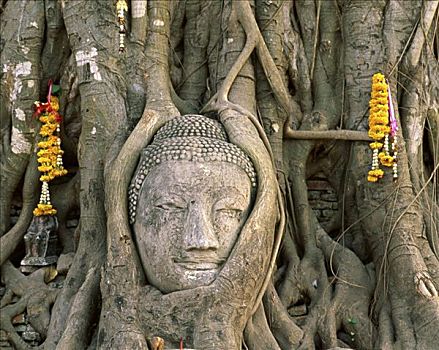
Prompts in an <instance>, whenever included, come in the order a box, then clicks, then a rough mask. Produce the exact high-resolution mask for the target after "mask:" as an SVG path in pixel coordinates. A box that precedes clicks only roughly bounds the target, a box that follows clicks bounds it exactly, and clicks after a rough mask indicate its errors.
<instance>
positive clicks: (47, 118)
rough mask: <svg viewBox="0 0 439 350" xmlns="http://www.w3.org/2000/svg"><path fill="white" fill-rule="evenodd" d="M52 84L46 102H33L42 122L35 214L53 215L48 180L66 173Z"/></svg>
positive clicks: (58, 116)
mask: <svg viewBox="0 0 439 350" xmlns="http://www.w3.org/2000/svg"><path fill="white" fill-rule="evenodd" d="M51 90H52V84H51V82H49V95H48V96H49V97H48V102H46V103H41V102H35V103H34V105H35V116H36V117H37V118H38V120H39V121H40V122H41V123H42V125H41V128H40V132H39V134H40V135H41V137H42V140H41V141H40V142H38V152H37V156H38V163H39V166H38V171H40V172H41V176H40V181H41V182H42V186H41V195H40V202H39V203H38V206H37V207H36V208H35V209H34V211H33V214H34V215H35V216H41V215H55V214H56V209H55V208H53V206H52V204H51V202H50V192H49V182H50V181H52V180H53V179H54V178H56V177H59V176H63V175H66V174H67V170H66V169H64V166H63V161H62V155H63V153H64V151H63V150H62V149H61V138H60V137H59V132H60V123H61V116H60V115H59V113H58V109H59V101H58V98H57V97H56V96H53V95H51Z"/></svg>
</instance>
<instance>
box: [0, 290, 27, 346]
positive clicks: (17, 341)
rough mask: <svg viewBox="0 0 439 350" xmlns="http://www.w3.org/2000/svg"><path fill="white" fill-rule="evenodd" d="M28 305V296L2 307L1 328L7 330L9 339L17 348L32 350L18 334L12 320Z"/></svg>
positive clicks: (0, 314) (0, 313)
mask: <svg viewBox="0 0 439 350" xmlns="http://www.w3.org/2000/svg"><path fill="white" fill-rule="evenodd" d="M26 305H27V300H26V298H21V299H20V300H19V301H18V302H17V303H15V304H12V305H9V306H6V307H4V308H2V309H1V312H0V328H1V329H3V330H4V331H5V332H6V335H7V336H8V340H9V341H10V342H11V343H12V345H14V347H15V348H16V349H17V350H30V346H29V345H27V344H26V342H25V341H24V340H23V339H21V337H20V336H19V335H18V334H17V332H16V331H15V328H14V326H13V325H12V322H11V319H12V318H13V317H15V316H16V315H19V314H21V313H22V312H24V310H26Z"/></svg>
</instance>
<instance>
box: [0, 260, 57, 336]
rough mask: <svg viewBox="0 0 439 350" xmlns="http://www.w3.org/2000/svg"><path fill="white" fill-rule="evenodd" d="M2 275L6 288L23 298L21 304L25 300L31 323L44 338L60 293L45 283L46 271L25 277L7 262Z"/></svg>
mask: <svg viewBox="0 0 439 350" xmlns="http://www.w3.org/2000/svg"><path fill="white" fill-rule="evenodd" d="M1 273H2V279H3V281H4V283H5V284H6V286H7V287H8V288H9V289H11V290H12V291H13V292H14V294H16V295H18V296H20V297H21V299H20V302H21V300H24V309H27V317H28V320H29V323H30V324H31V325H32V327H34V328H35V330H36V331H37V332H38V333H40V334H41V335H42V336H43V337H44V336H45V335H46V334H47V329H48V326H49V322H50V309H51V306H52V304H53V303H54V302H55V299H56V297H57V295H58V292H59V290H56V289H53V288H50V287H48V286H47V285H46V284H45V283H44V277H45V274H46V269H45V268H42V269H39V270H37V271H35V272H34V273H32V274H31V275H29V276H25V275H23V274H22V273H21V272H20V271H18V269H16V268H15V267H14V266H13V265H12V264H11V263H10V262H9V261H7V262H6V263H5V264H3V266H2V267H1ZM20 305H21V304H20ZM24 309H23V310H22V311H24ZM22 311H21V312H22ZM2 312H3V310H2ZM12 316H15V315H12Z"/></svg>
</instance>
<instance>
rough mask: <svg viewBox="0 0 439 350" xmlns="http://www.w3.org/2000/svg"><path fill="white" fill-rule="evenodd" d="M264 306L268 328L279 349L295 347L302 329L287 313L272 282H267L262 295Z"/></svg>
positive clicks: (301, 335)
mask: <svg viewBox="0 0 439 350" xmlns="http://www.w3.org/2000/svg"><path fill="white" fill-rule="evenodd" d="M264 306H265V312H266V315H267V320H268V323H269V325H270V329H271V331H272V332H273V335H274V337H275V338H276V340H277V342H278V344H279V346H280V347H281V349H295V348H297V347H298V345H299V344H300V340H301V339H302V337H303V331H302V330H301V329H300V328H299V327H298V326H297V325H296V324H295V323H294V321H293V320H292V319H291V318H290V316H289V315H288V312H287V309H286V308H285V306H284V305H282V302H281V300H280V299H279V296H278V295H277V292H276V290H275V289H274V286H273V283H269V285H268V288H267V290H266V292H265V295H264Z"/></svg>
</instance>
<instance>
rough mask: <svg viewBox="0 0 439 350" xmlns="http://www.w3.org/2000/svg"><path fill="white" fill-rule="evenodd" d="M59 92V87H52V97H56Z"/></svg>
mask: <svg viewBox="0 0 439 350" xmlns="http://www.w3.org/2000/svg"><path fill="white" fill-rule="evenodd" d="M60 92H61V86H59V85H55V84H54V85H52V95H56V94H58V93H60Z"/></svg>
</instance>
